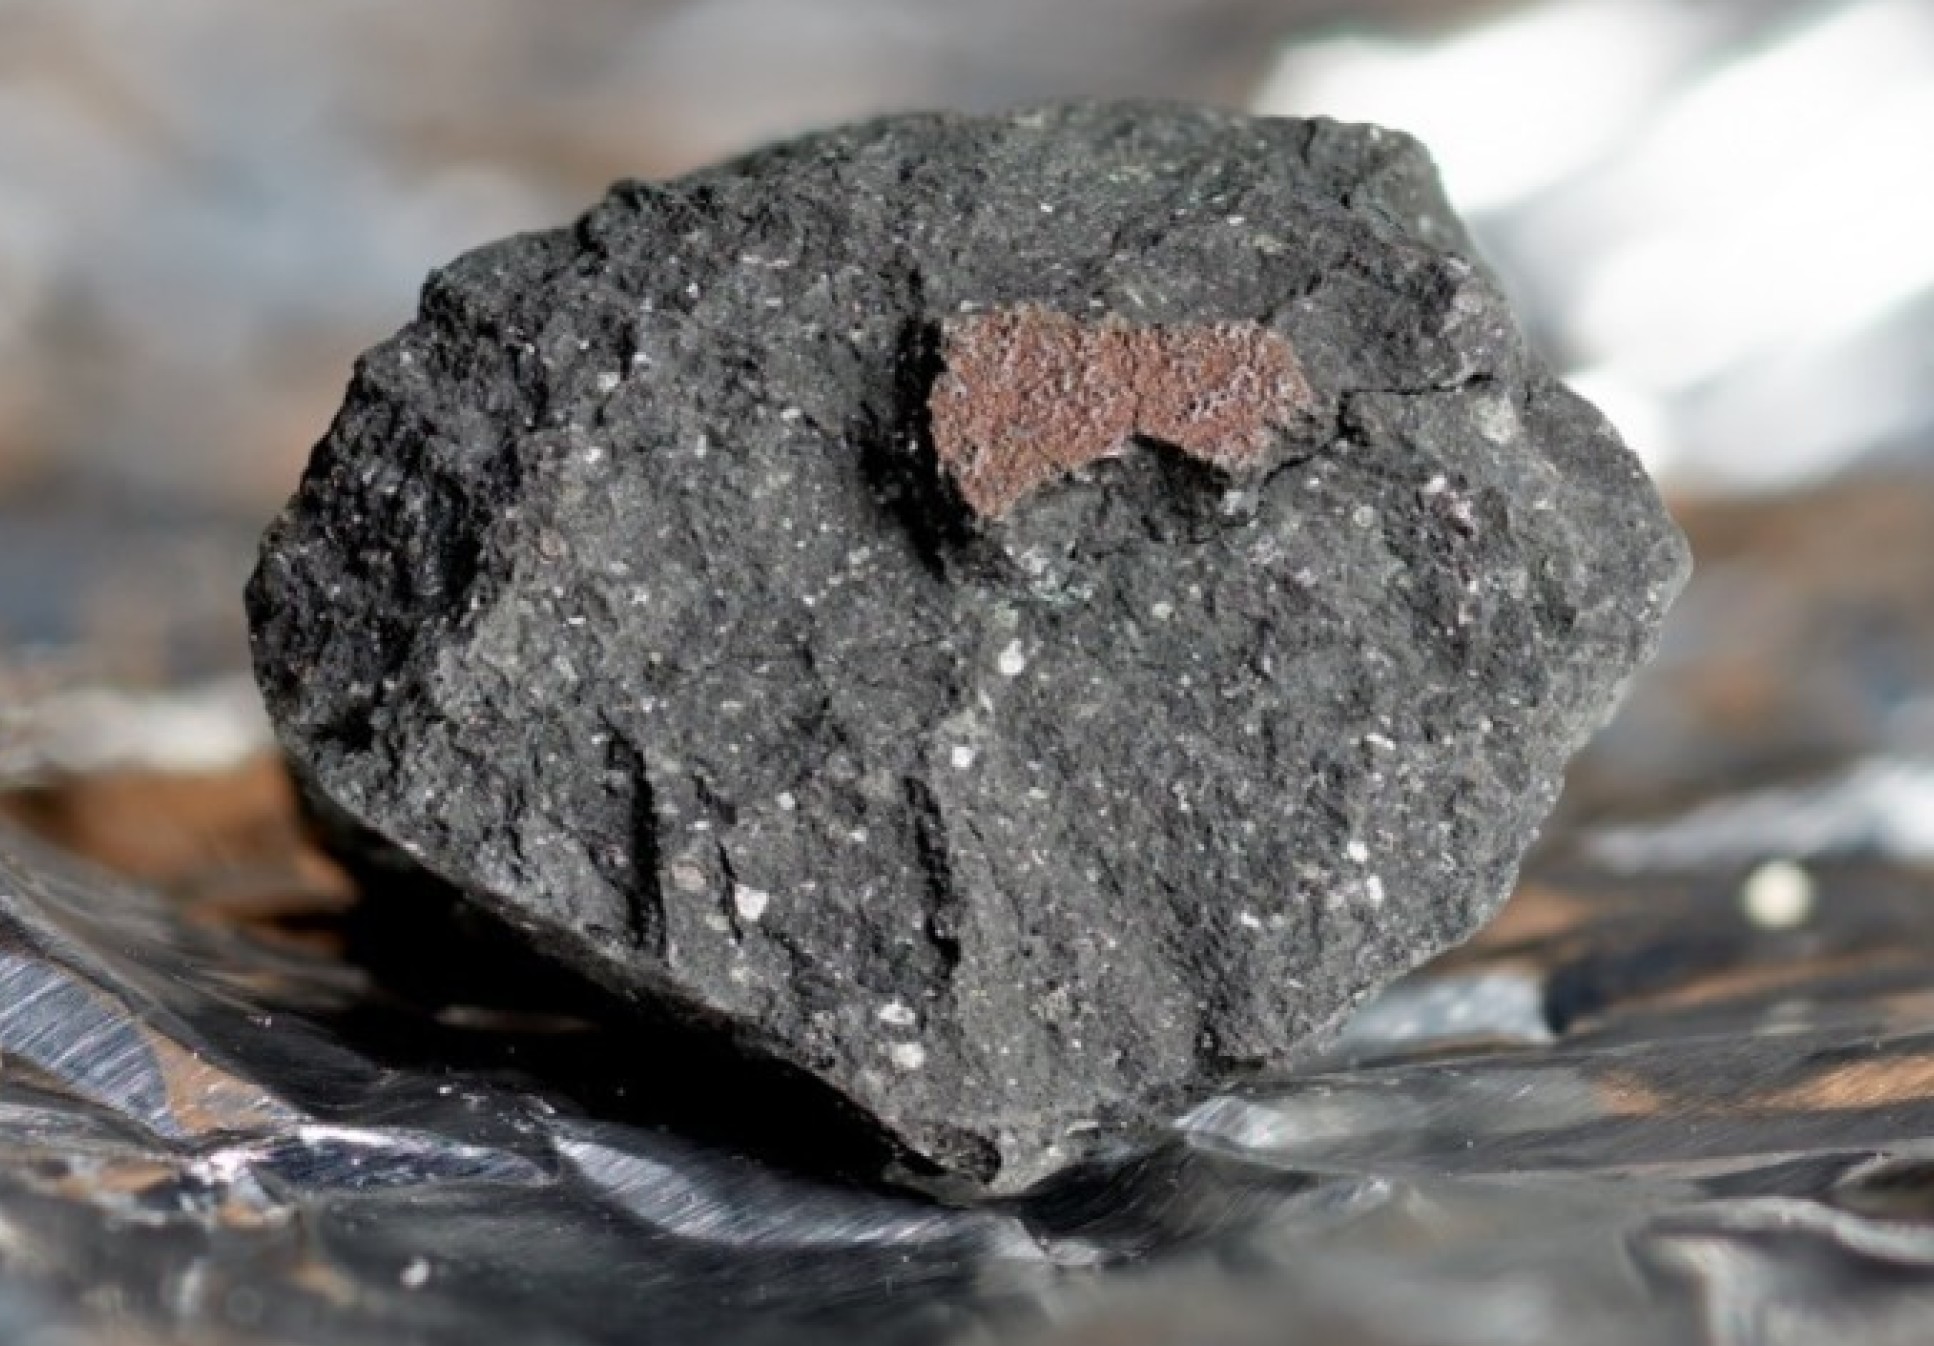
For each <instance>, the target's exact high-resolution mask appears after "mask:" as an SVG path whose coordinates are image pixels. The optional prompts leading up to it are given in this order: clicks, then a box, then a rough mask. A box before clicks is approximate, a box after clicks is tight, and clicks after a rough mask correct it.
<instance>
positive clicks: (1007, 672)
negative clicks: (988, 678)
mask: <svg viewBox="0 0 1934 1346" xmlns="http://www.w3.org/2000/svg"><path fill="white" fill-rule="evenodd" d="M994 666H995V667H996V668H998V669H1000V671H1001V676H1002V677H1004V678H1018V677H1019V676H1021V670H1022V669H1024V668H1026V667H1027V652H1026V651H1025V650H1023V649H1022V648H1021V642H1020V641H1018V640H1010V641H1008V642H1007V648H1006V649H1004V650H1002V651H1001V654H1000V658H999V659H997V660H995V661H994Z"/></svg>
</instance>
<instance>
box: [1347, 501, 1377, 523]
mask: <svg viewBox="0 0 1934 1346" xmlns="http://www.w3.org/2000/svg"><path fill="white" fill-rule="evenodd" d="M1350 522H1351V523H1353V524H1355V525H1356V526H1357V527H1358V528H1374V527H1376V525H1377V511H1376V507H1375V506H1374V505H1358V506H1357V507H1356V508H1355V509H1354V510H1352V511H1351V513H1350Z"/></svg>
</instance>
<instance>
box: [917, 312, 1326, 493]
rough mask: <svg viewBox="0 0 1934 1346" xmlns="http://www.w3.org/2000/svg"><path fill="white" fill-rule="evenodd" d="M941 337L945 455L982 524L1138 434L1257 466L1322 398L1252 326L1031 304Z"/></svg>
mask: <svg viewBox="0 0 1934 1346" xmlns="http://www.w3.org/2000/svg"><path fill="white" fill-rule="evenodd" d="M942 335H943V349H942V359H943V360H944V362H945V365H946V368H945V371H944V372H943V373H942V374H941V376H940V377H939V378H938V379H936V380H935V382H934V386H933V391H932V393H931V394H930V395H929V397H928V410H929V413H930V414H931V416H932V421H933V440H934V449H935V452H936V453H937V454H938V456H939V458H940V463H941V466H942V467H943V468H944V469H945V470H946V472H947V473H948V475H949V476H951V477H952V478H953V480H954V484H955V485H956V487H957V488H958V489H959V491H960V494H961V496H962V498H963V499H965V500H966V502H967V503H968V505H970V506H971V507H972V508H973V510H974V512H975V513H977V514H979V515H980V516H981V517H982V518H989V519H992V518H999V517H1000V516H1001V515H1003V514H1005V513H1007V511H1008V510H1009V509H1011V508H1013V507H1014V505H1015V504H1016V503H1017V502H1019V501H1020V500H1022V499H1023V498H1025V497H1026V496H1028V495H1030V494H1032V493H1033V492H1034V491H1035V490H1037V489H1039V488H1040V487H1042V486H1044V485H1046V484H1047V483H1048V482H1051V481H1055V480H1057V479H1059V478H1061V477H1064V476H1066V475H1067V474H1068V473H1070V472H1073V471H1075V470H1076V469H1077V468H1081V467H1084V466H1086V465H1087V464H1089V463H1092V462H1094V461H1095V460H1096V459H1098V458H1107V457H1111V456H1113V455H1115V454H1118V453H1120V452H1121V451H1122V450H1123V449H1124V448H1126V447H1127V445H1128V442H1129V441H1130V440H1131V439H1134V438H1136V437H1140V438H1144V439H1151V440H1157V441H1160V442H1161V443H1164V444H1172V445H1174V446H1175V447H1176V448H1178V449H1180V450H1181V451H1182V452H1184V453H1186V454H1188V455H1190V456H1191V457H1194V458H1200V459H1202V460H1203V461H1204V462H1209V463H1214V464H1215V465H1216V466H1218V467H1224V468H1242V467H1250V466H1253V465H1255V464H1256V463H1258V462H1259V461H1260V460H1261V459H1262V457H1263V455H1264V454H1265V453H1266V452H1267V451H1268V449H1269V447H1270V445H1271V444H1272V443H1273V442H1274V441H1275V438H1276V432H1277V431H1278V430H1280V429H1282V428H1283V427H1285V426H1287V425H1290V424H1292V423H1294V422H1295V421H1296V420H1297V419H1298V418H1299V417H1301V416H1302V415H1303V414H1305V413H1306V412H1307V411H1308V410H1309V408H1310V406H1311V403H1312V402H1313V400H1314V399H1313V397H1312V395H1311V393H1310V388H1309V384H1308V382H1307V381H1305V379H1304V378H1303V371H1302V367H1301V365H1299V364H1298V363H1297V360H1296V352H1295V351H1294V350H1293V349H1291V347H1290V344H1289V342H1288V341H1286V340H1284V339H1283V338H1282V337H1281V336H1279V335H1278V334H1276V333H1275V332H1272V331H1270V330H1269V329H1268V328H1266V327H1263V326H1261V325H1259V324H1257V323H1252V322H1229V323H1214V324H1208V323H1178V324H1174V325H1170V326H1137V325H1135V324H1132V323H1127V322H1123V321H1121V320H1120V319H1118V318H1106V319H1103V320H1101V321H1100V322H1082V321H1080V320H1079V319H1076V318H1071V317H1069V316H1067V315H1066V314H1063V313H1056V312H1054V311H1053V310H1051V309H1046V308H1042V307H1040V306H1039V305H1035V304H1022V305H1019V306H1017V307H1014V308H1005V309H996V310H994V311H993V312H990V313H981V314H975V315H973V316H971V317H964V318H957V319H955V320H953V321H951V322H949V323H948V324H947V325H946V327H945V329H944V331H943V334H942Z"/></svg>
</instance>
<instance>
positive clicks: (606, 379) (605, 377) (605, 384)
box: [598, 372, 624, 393]
mask: <svg viewBox="0 0 1934 1346" xmlns="http://www.w3.org/2000/svg"><path fill="white" fill-rule="evenodd" d="M623 382H624V379H623V378H622V377H621V376H620V375H617V374H613V373H609V372H606V373H603V374H600V375H598V391H599V392H601V393H608V392H610V391H611V390H612V389H614V388H616V387H617V386H618V385H619V384H620V383H623Z"/></svg>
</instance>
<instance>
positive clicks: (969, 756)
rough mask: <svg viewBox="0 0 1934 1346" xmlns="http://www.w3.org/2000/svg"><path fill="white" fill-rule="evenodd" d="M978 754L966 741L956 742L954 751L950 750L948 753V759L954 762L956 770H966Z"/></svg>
mask: <svg viewBox="0 0 1934 1346" xmlns="http://www.w3.org/2000/svg"><path fill="white" fill-rule="evenodd" d="M977 755H978V754H976V753H975V752H974V750H973V749H972V748H970V747H968V746H967V745H966V744H965V743H956V744H954V746H953V749H952V751H950V752H949V753H948V754H947V760H948V761H950V762H952V763H953V764H954V770H956V771H965V770H966V769H967V768H968V767H970V766H972V765H973V764H974V758H975V757H976V756H977Z"/></svg>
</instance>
